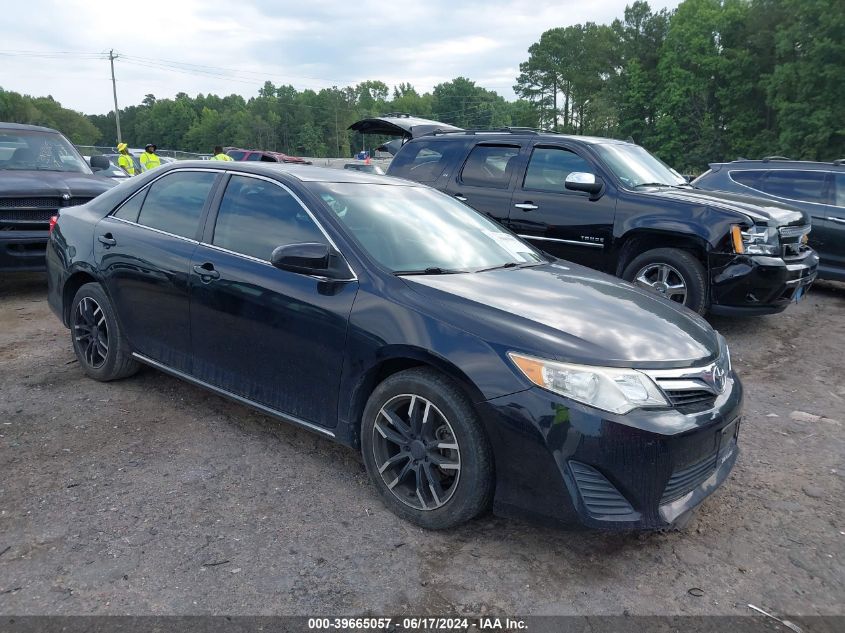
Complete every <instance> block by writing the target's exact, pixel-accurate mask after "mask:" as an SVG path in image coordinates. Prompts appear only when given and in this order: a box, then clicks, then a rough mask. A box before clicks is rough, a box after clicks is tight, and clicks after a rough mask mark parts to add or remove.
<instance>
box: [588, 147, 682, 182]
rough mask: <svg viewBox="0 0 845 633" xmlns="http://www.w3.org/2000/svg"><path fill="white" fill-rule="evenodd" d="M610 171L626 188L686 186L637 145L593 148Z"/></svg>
mask: <svg viewBox="0 0 845 633" xmlns="http://www.w3.org/2000/svg"><path fill="white" fill-rule="evenodd" d="M594 147H595V149H596V152H598V153H599V155H600V156H601V157H602V158H603V159H604V161H605V163H607V166H608V167H609V168H610V170H611V171H612V172H613V173H614V174H616V176H617V178H619V180H621V181H622V183H623V184H624V185H625V186H626V187H630V188H632V189H633V188H635V187H640V186H644V185H653V186H658V185H666V186H671V187H676V186H679V185H686V184H687V181H686V180H684V178H683V176H681V174H679V173H678V172H676V171H675V170H674V169H672V168H671V167H669V166H668V165H667V164H666V163H664V162H663V161H662V160H660V159H659V158H657V157H656V156H653V155H651V154H649V153H648V152H647V151H646V150H645V149H643V148H642V147H640V146H639V145H631V144H627V143H626V144H623V143H599V144H597V145H595V146H594Z"/></svg>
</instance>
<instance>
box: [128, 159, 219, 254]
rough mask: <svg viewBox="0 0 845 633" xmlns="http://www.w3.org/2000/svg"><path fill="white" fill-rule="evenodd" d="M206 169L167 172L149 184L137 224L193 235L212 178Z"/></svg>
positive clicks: (183, 234)
mask: <svg viewBox="0 0 845 633" xmlns="http://www.w3.org/2000/svg"><path fill="white" fill-rule="evenodd" d="M215 178H217V175H216V174H214V173H212V172H208V171H186V172H176V173H172V174H168V175H167V176H164V177H163V178H161V179H159V180H157V181H155V182H154V183H153V184H152V185H150V190H149V192H148V193H147V198H146V199H145V200H144V204H143V206H142V207H141V213H140V215H139V216H138V224H143V225H144V226H149V227H150V228H154V229H158V230H160V231H165V232H166V233H172V234H173V235H179V236H181V237H187V238H190V239H193V238H194V237H195V236H196V234H197V228H198V227H199V220H200V216H201V215H202V210H203V207H204V206H205V202H206V199H207V198H208V194H209V193H210V192H211V187H212V186H213V185H214V179H215Z"/></svg>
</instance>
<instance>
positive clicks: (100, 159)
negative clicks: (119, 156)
mask: <svg viewBox="0 0 845 633" xmlns="http://www.w3.org/2000/svg"><path fill="white" fill-rule="evenodd" d="M109 167H111V162H109V159H108V158H106V157H105V156H100V155H97V156H92V157H91V169H93V170H94V171H103V170H104V169H108V168H109Z"/></svg>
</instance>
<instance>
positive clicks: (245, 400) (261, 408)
mask: <svg viewBox="0 0 845 633" xmlns="http://www.w3.org/2000/svg"><path fill="white" fill-rule="evenodd" d="M132 356H133V357H134V358H136V359H137V360H139V361H141V362H142V363H144V364H146V365H150V366H151V367H155V368H156V369H160V370H161V371H163V372H166V373H168V374H171V375H173V376H176V377H177V378H181V379H182V380H184V381H186V382H189V383H192V384H194V385H197V386H199V387H203V388H205V389H208V390H209V391H213V392H215V393H218V394H220V395H221V396H224V397H226V398H229V399H230V400H234V401H235V402H240V403H241V404H245V405H247V406H250V407H253V408H255V409H258V410H259V411H261V412H263V413H266V414H268V415H271V416H273V417H275V418H280V419H282V420H284V421H285V422H290V423H292V424H296V425H298V426H301V427H303V428H306V429H308V430H310V431H315V432H317V433H322V434H323V435H326V436H328V437H332V438H333V437H334V436H335V434H334V432H333V431H329V430H328V429H326V428H323V427H322V426H319V425H317V424H314V423H312V422H307V421H306V420H303V419H301V418H298V417H296V416H295V415H290V414H288V413H283V412H282V411H279V410H277V409H273V408H272V407H268V406H266V405H263V404H261V403H260V402H256V401H254V400H250V399H249V398H244V397H243V396H239V395H238V394H236V393H233V392H231V391H228V390H227V389H223V388H221V387H216V386H215V385H212V384H211V383H208V382H205V381H204V380H200V379H199V378H195V377H194V376H191V375H190V374H186V373H185V372H183V371H179V370H178V369H173V368H172V367H169V366H167V365H165V364H163V363H160V362H158V361H155V360H153V359H152V358H148V357H146V356H143V355H142V354H139V353H137V352H132Z"/></svg>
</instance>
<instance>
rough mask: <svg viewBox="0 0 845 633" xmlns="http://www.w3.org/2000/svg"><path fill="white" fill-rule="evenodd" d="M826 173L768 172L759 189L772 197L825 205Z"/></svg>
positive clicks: (783, 170)
mask: <svg viewBox="0 0 845 633" xmlns="http://www.w3.org/2000/svg"><path fill="white" fill-rule="evenodd" d="M826 181H827V173H826V172H823V171H798V170H792V169H782V170H774V171H770V172H769V175H768V176H766V178H765V180H763V182H762V186H761V187H760V188H761V189H762V190H763V191H765V192H766V193H768V194H771V195H773V196H779V197H781V198H789V199H791V200H801V201H803V202H816V203H820V204H826V203H827V201H828V197H827V187H826V186H825V185H826Z"/></svg>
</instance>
